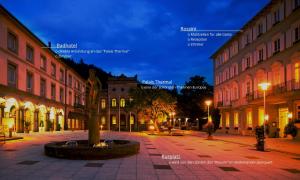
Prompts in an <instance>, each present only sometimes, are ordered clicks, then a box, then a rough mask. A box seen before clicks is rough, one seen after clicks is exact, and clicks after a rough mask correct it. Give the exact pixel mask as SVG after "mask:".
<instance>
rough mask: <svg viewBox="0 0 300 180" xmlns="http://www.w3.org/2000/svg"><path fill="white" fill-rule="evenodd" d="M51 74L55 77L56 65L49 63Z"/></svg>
mask: <svg viewBox="0 0 300 180" xmlns="http://www.w3.org/2000/svg"><path fill="white" fill-rule="evenodd" d="M51 76H53V77H56V65H55V64H54V63H51Z"/></svg>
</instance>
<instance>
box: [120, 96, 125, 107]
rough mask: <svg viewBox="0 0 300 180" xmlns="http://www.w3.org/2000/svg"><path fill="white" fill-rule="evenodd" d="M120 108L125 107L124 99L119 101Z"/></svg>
mask: <svg viewBox="0 0 300 180" xmlns="http://www.w3.org/2000/svg"><path fill="white" fill-rule="evenodd" d="M120 106H121V107H125V99H124V98H121V100H120Z"/></svg>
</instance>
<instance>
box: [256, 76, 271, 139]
mask: <svg viewBox="0 0 300 180" xmlns="http://www.w3.org/2000/svg"><path fill="white" fill-rule="evenodd" d="M270 85H271V83H269V82H263V83H260V84H258V86H259V87H260V88H261V90H262V91H263V92H264V134H265V131H266V121H267V120H269V115H267V114H266V91H267V90H268V88H269V86H270Z"/></svg>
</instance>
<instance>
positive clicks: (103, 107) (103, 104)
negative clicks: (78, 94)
mask: <svg viewBox="0 0 300 180" xmlns="http://www.w3.org/2000/svg"><path fill="white" fill-rule="evenodd" d="M105 106H106V102H105V99H101V108H102V109H105Z"/></svg>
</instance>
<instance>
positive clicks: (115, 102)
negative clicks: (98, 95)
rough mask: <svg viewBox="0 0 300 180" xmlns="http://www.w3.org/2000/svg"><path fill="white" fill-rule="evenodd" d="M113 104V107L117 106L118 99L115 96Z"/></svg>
mask: <svg viewBox="0 0 300 180" xmlns="http://www.w3.org/2000/svg"><path fill="white" fill-rule="evenodd" d="M111 106H112V107H116V106H117V100H116V99H115V98H113V99H112V100H111Z"/></svg>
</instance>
